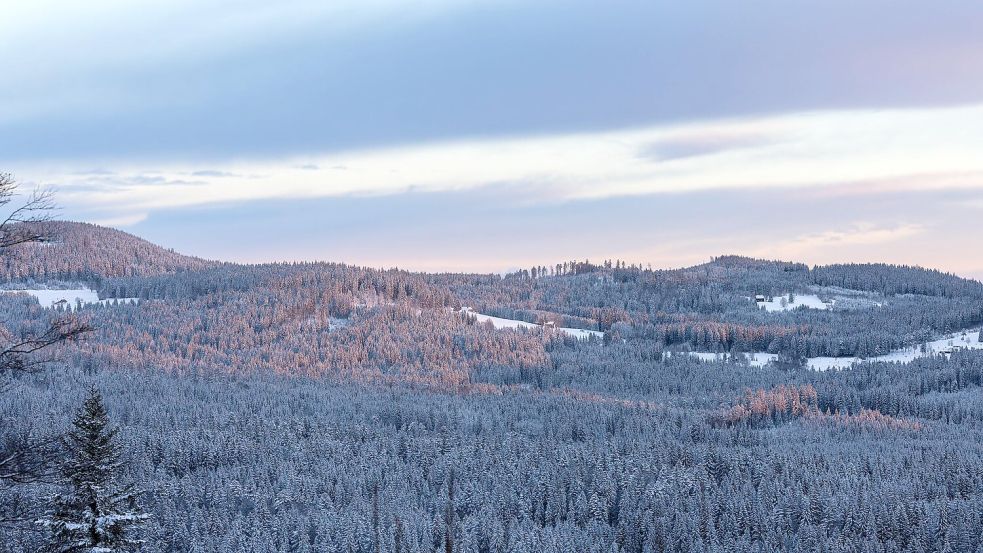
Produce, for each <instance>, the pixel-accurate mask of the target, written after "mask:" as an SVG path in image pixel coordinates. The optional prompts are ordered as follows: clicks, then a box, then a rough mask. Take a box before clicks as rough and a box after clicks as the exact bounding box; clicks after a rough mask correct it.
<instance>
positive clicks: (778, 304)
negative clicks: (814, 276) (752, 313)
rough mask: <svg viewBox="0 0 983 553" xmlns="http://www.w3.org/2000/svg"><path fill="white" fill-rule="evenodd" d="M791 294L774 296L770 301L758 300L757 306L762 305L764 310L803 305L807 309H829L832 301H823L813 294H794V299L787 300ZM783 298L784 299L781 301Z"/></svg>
mask: <svg viewBox="0 0 983 553" xmlns="http://www.w3.org/2000/svg"><path fill="white" fill-rule="evenodd" d="M790 299H791V296H790V295H789V294H785V295H783V296H775V297H774V298H772V300H771V301H763V302H758V307H759V308H760V307H764V308H765V311H768V312H772V311H788V310H790V309H795V308H797V307H802V306H805V307H806V308H808V309H829V308H831V307H832V305H833V304H832V303H825V302H823V300H821V299H819V296H816V295H813V294H795V301H789V300H790ZM783 300H784V301H783Z"/></svg>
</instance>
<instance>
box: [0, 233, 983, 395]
mask: <svg viewBox="0 0 983 553" xmlns="http://www.w3.org/2000/svg"><path fill="white" fill-rule="evenodd" d="M51 230H52V231H53V235H55V236H56V239H55V240H54V241H53V242H51V243H50V244H48V245H29V246H25V247H24V248H22V249H21V250H20V251H17V252H14V254H13V255H11V256H9V257H7V258H6V259H5V260H4V261H5V262H4V267H5V269H6V273H5V275H3V276H4V277H5V278H6V279H7V280H8V281H13V282H14V283H15V284H16V283H17V282H18V281H19V282H21V283H23V282H24V281H26V280H28V279H33V280H35V281H39V282H42V283H44V282H43V281H45V280H50V281H57V280H61V281H63V282H64V281H83V282H88V283H90V285H91V287H92V288H94V289H96V290H97V291H98V293H99V296H100V297H101V298H103V299H112V298H139V299H140V300H141V303H140V305H134V306H127V307H107V306H100V305H91V306H88V307H85V308H84V309H85V311H87V312H88V316H89V317H90V318H91V320H92V322H93V324H94V326H95V327H96V328H97V332H96V335H95V336H94V338H93V339H92V340H90V341H89V342H88V343H87V345H85V346H84V349H87V350H89V351H88V352H87V354H86V355H88V354H92V355H88V358H89V359H90V360H91V359H99V360H100V363H101V364H104V365H109V366H112V365H116V366H121V365H125V366H127V367H134V368H138V367H157V368H163V369H166V370H172V371H177V372H188V371H192V372H221V373H227V372H236V373H241V372H245V373H255V372H261V373H270V372H276V373H290V374H303V375H308V376H331V377H334V378H338V379H340V380H344V381H379V380H384V381H400V382H406V381H411V382H415V383H424V384H436V385H439V386H449V387H455V388H457V387H461V386H464V387H473V386H477V385H484V384H487V383H488V382H487V381H489V380H493V381H495V382H498V379H499V377H497V376H494V377H490V376H488V375H489V374H498V373H497V372H496V371H498V370H499V368H501V367H509V370H519V371H521V372H523V374H527V375H531V374H539V375H542V374H544V371H546V370H552V369H554V368H555V367H554V366H553V364H554V363H555V361H554V360H555V355H554V352H555V351H557V350H558V348H562V347H567V346H570V345H574V344H573V342H576V340H575V339H574V336H576V335H578V334H577V333H576V332H569V331H567V332H564V331H555V330H554V329H557V328H566V329H578V330H580V331H581V332H580V334H579V335H581V336H588V335H589V336H595V337H599V336H600V337H602V338H601V339H597V340H595V342H596V343H594V344H592V345H591V347H603V348H607V347H614V346H618V347H621V348H627V349H628V350H631V351H644V352H646V353H645V355H646V356H648V357H651V358H653V359H661V358H662V356H663V355H665V354H666V352H679V351H695V352H700V353H755V354H767V355H770V356H781V358H782V362H783V363H794V364H802V363H805V362H806V360H807V359H815V358H819V357H832V358H845V357H857V358H868V357H876V356H882V355H886V354H889V353H891V352H895V351H898V350H900V349H902V348H910V347H913V346H918V345H919V344H923V343H925V342H927V341H930V340H933V339H938V338H941V337H943V336H946V335H948V334H951V333H953V332H959V331H964V330H965V331H971V330H974V329H976V328H978V327H979V326H980V325H981V324H983V284H981V283H979V282H977V281H973V280H967V279H962V278H959V277H956V276H954V275H950V274H945V273H940V272H938V271H932V270H926V269H920V268H913V267H898V266H889V265H879V264H862V265H831V266H825V267H814V268H810V267H808V266H806V265H803V264H800V263H789V262H780V261H766V260H756V259H749V258H744V257H736V256H726V257H720V258H716V259H714V260H712V261H710V262H709V263H705V264H702V265H697V266H694V267H689V268H683V269H674V270H651V269H646V268H643V267H639V266H631V265H628V264H625V263H623V262H621V261H605V262H601V263H590V262H587V261H572V262H566V263H560V264H556V265H551V266H545V265H544V266H538V267H531V268H529V269H526V270H521V271H516V272H514V273H511V274H507V275H476V274H454V273H444V274H425V273H412V272H407V271H400V270H376V269H368V268H362V267H354V266H348V265H340V264H333V263H272V264H263V265H241V264H235V263H219V262H211V261H205V260H201V259H197V258H193V257H187V256H182V255H180V254H177V253H174V252H172V251H168V250H165V249H163V248H160V247H158V246H155V245H153V244H151V243H149V242H146V241H144V240H140V239H139V238H136V237H133V236H131V235H129V234H126V233H122V232H119V231H115V230H110V229H105V228H101V227H97V226H93V225H87V224H80V223H52V226H51ZM56 284H57V283H56ZM26 288H30V287H29V286H26ZM9 301H13V300H9ZM18 301H21V302H23V301H24V300H18ZM15 303H16V302H15ZM110 303H112V302H110ZM25 305H26V304H25ZM34 305H36V304H34ZM13 308H15V309H18V310H20V309H24V308H25V307H24V306H14V307H13ZM464 308H469V309H464ZM474 313H478V314H481V317H482V318H481V319H478V318H477V317H475V316H474ZM24 316H25V317H30V316H29V315H27V314H25V315H24ZM487 317H497V318H498V319H499V320H500V322H499V323H498V324H497V325H496V324H495V323H494V322H490V323H489V322H484V323H482V322H481V321H489V319H487ZM501 319H505V320H507V321H506V322H505V324H504V325H503V324H502V322H501ZM496 326H497V327H498V328H496ZM503 326H505V327H512V328H502V327H503ZM514 327H525V328H514ZM584 331H590V332H584ZM505 380H506V381H511V377H509V378H506V379H505Z"/></svg>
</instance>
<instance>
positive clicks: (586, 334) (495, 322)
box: [461, 307, 604, 340]
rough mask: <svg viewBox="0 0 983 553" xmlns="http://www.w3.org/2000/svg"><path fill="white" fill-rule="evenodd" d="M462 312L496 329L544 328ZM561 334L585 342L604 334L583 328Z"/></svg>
mask: <svg viewBox="0 0 983 553" xmlns="http://www.w3.org/2000/svg"><path fill="white" fill-rule="evenodd" d="M461 311H463V312H465V313H468V314H470V315H474V316H475V318H477V319H478V322H479V323H484V322H490V323H491V324H492V326H494V327H495V328H543V326H542V325H538V324H535V323H527V322H525V321H517V320H515V319H503V318H501V317H492V316H491V315H482V314H481V313H478V312H477V311H475V310H473V309H471V308H470V307H463V308H461ZM557 330H559V331H560V332H562V333H564V334H567V335H568V336H573V337H574V338H577V339H580V340H584V339H587V338H590V337H591V336H593V337H596V338H603V337H604V333H603V332H598V331H597V330H584V329H581V328H565V327H560V328H557Z"/></svg>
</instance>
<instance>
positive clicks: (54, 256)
mask: <svg viewBox="0 0 983 553" xmlns="http://www.w3.org/2000/svg"><path fill="white" fill-rule="evenodd" d="M35 224H36V225H38V226H39V227H40V229H41V233H42V234H44V235H45V236H47V237H49V238H48V240H47V241H45V242H40V243H32V244H24V245H22V246H19V247H17V248H12V249H11V250H10V251H8V252H5V253H4V255H3V256H2V264H0V271H2V273H0V279H3V280H6V281H12V280H25V279H34V280H39V281H40V280H75V281H93V280H99V279H101V278H103V277H123V276H147V275H159V274H168V273H177V272H183V271H197V270H201V269H205V268H208V267H215V266H218V265H220V263H218V262H215V261H207V260H204V259H199V258H197V257H190V256H187V255H181V254H179V253H175V252H173V251H171V250H168V249H165V248H162V247H160V246H157V245H156V244H152V243H150V242H148V241H146V240H143V239H141V238H137V237H136V236H133V235H132V234H128V233H125V232H122V231H119V230H115V229H111V228H106V227H101V226H98V225H92V224H89V223H76V222H71V221H49V222H44V223H35Z"/></svg>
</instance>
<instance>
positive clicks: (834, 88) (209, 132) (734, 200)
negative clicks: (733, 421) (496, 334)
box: [0, 0, 983, 276]
mask: <svg viewBox="0 0 983 553" xmlns="http://www.w3.org/2000/svg"><path fill="white" fill-rule="evenodd" d="M9 4H10V5H9V6H8V5H7V4H5V10H6V12H7V13H5V15H4V17H3V19H2V20H0V67H3V68H4V73H5V86H4V87H3V88H2V89H0V169H2V170H9V171H13V172H14V173H15V175H16V176H17V177H18V178H19V179H20V180H22V181H24V182H25V183H28V184H45V185H51V186H55V187H57V188H58V190H59V198H60V199H61V203H62V204H63V205H64V208H65V209H64V211H65V215H66V216H68V217H72V218H77V219H84V220H89V221H95V222H101V223H104V224H111V225H113V226H117V227H119V228H123V229H124V230H128V231H130V232H134V233H135V234H138V235H141V236H144V237H147V238H148V239H151V240H154V241H156V242H159V243H162V244H164V245H167V246H170V247H175V248H176V249H179V250H181V251H185V252H188V253H194V254H198V255H203V256H207V257H215V258H222V259H234V260H244V261H261V260H273V259H305V258H306V259H312V258H316V259H328V260H338V261H348V262H354V263H360V264H369V265H384V266H393V265H399V266H402V267H410V268H421V269H431V270H432V269H448V270H452V269H469V270H502V269H507V268H510V267H515V266H525V265H528V264H531V263H544V264H549V263H552V262H555V261H558V260H563V259H569V258H573V257H576V258H593V259H600V258H605V257H622V258H626V259H629V260H631V261H635V262H644V263H652V264H653V265H654V266H676V265H682V264H689V263H696V262H700V261H702V260H705V259H706V258H708V257H710V256H711V255H718V254H722V253H745V254H751V255H756V256H763V257H784V258H790V259H796V260H802V261H806V262H814V263H818V262H830V261H862V260H872V261H890V262H899V263H913V264H922V265H930V266H933V267H939V268H942V269H947V270H952V271H956V272H959V273H961V274H967V275H973V276H983V258H981V257H980V256H977V255H975V254H974V253H973V252H974V251H975V247H976V246H977V244H978V237H979V236H980V235H981V234H983V225H980V223H978V222H977V221H978V220H980V219H981V215H983V179H981V175H983V160H981V159H980V157H981V156H979V154H978V152H979V151H983V34H981V33H980V32H979V29H981V28H983V9H981V8H980V7H979V5H978V3H976V2H971V1H963V2H957V1H944V0H943V1H940V2H931V3H928V2H918V1H912V0H900V1H899V0H895V1H887V0H884V1H880V0H875V1H867V2H862V3H860V2H854V1H839V0H827V1H797V2H788V1H778V0H775V1H766V0H762V1H755V2H729V1H725V0H718V1H693V2H659V1H651V0H650V1H645V2H627V1H624V2H623V1H612V2H586V1H579V0H567V1H563V2H560V1H540V2H530V1H521V2H520V1H510V0H497V1H480V0H476V1H467V2H465V1H459V2H455V1H443V0H430V1H422V2H413V3H409V2H396V1H391V0H363V1H349V0H339V1H335V2H314V1H309V0H288V1H283V2H265V1H263V2H261V1H236V2H232V1H191V0H176V1H175V0H172V1H169V2H156V3H155V2H140V3H136V2H129V1H123V0H102V1H99V0H97V1H94V2H86V3H76V2H67V1H56V0H40V1H27V0H24V1H21V0H14V1H13V2H12V3H9ZM285 244H289V246H285Z"/></svg>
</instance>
